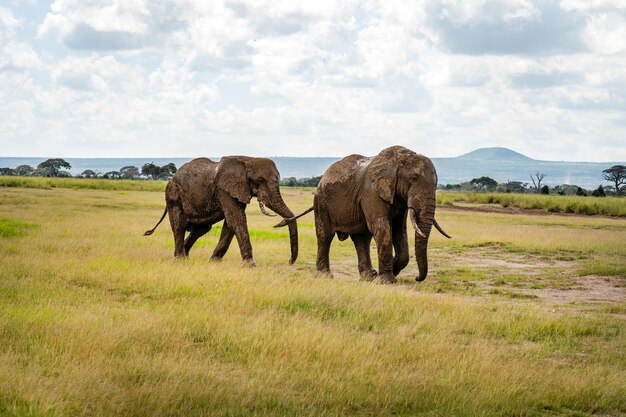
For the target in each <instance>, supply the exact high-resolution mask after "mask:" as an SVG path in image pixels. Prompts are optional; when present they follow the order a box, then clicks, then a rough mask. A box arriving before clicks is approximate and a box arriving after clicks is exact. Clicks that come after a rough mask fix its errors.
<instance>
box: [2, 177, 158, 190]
mask: <svg viewBox="0 0 626 417" xmlns="http://www.w3.org/2000/svg"><path fill="white" fill-rule="evenodd" d="M166 184H167V181H149V180H107V179H86V178H44V177H11V176H0V187H21V188H70V189H79V190H119V191H164V190H165V185H166Z"/></svg>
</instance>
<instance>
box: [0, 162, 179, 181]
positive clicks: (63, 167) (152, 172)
mask: <svg viewBox="0 0 626 417" xmlns="http://www.w3.org/2000/svg"><path fill="white" fill-rule="evenodd" d="M71 168H72V166H71V165H70V163H69V162H67V161H66V160H64V159H62V158H52V159H47V160H45V161H43V162H42V163H40V164H39V165H37V167H36V168H33V167H32V166H30V165H20V166H17V167H15V168H0V175H14V176H20V177H64V178H69V177H72V174H70V172H69V171H67V170H68V169H71ZM175 173H176V165H175V164H174V163H172V162H170V163H169V164H165V165H163V166H158V165H156V164H154V163H153V162H149V163H147V164H144V165H143V166H142V167H141V170H140V169H139V168H138V167H136V166H132V165H127V166H124V167H122V168H120V169H119V171H109V172H105V173H100V172H97V171H95V170H93V169H86V170H84V171H83V172H81V173H80V174H78V175H76V176H75V178H103V179H110V180H119V179H127V180H139V179H150V180H166V179H169V178H171V177H172V175H174V174H175Z"/></svg>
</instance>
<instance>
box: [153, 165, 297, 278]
mask: <svg viewBox="0 0 626 417" xmlns="http://www.w3.org/2000/svg"><path fill="white" fill-rule="evenodd" d="M279 180H280V175H279V173H278V169H277V168H276V165H275V164H274V162H273V161H272V160H270V159H267V158H253V157H247V156H225V157H223V158H221V159H220V161H219V162H214V161H212V160H210V159H208V158H196V159H194V160H192V161H190V162H187V163H186V164H184V165H182V166H181V167H180V169H179V170H178V171H177V172H176V173H175V174H174V176H173V177H172V178H171V179H170V181H169V182H168V183H167V186H166V188H165V211H164V212H163V215H162V216H161V219H160V220H159V222H158V223H157V224H156V225H155V226H154V228H152V229H151V230H148V231H146V232H145V233H144V235H146V236H149V235H151V234H152V233H153V232H154V231H155V230H156V228H157V227H158V226H159V224H161V222H162V221H163V219H164V218H165V215H166V214H167V213H169V220H170V225H171V227H172V232H173V233H174V246H175V248H174V256H175V257H176V258H185V257H187V256H189V251H190V250H191V248H192V246H193V245H194V243H195V242H196V240H198V238H200V237H201V236H203V235H204V234H206V233H207V232H209V230H211V227H212V225H214V224H215V223H217V222H219V221H221V220H222V219H223V220H224V224H223V225H222V232H221V235H220V239H219V242H218V244H217V246H216V247H215V250H214V251H213V255H212V257H211V259H212V260H220V259H222V257H223V256H224V255H225V254H226V251H227V250H228V247H229V246H230V243H231V242H232V239H233V236H236V237H237V242H238V243H239V251H240V252H241V258H242V260H243V263H244V265H249V266H254V265H255V262H254V258H253V256H252V245H251V244H250V235H249V232H248V226H247V219H246V213H245V210H246V206H247V204H248V203H250V199H251V198H252V197H256V198H257V200H258V202H259V208H260V209H261V211H262V212H263V214H265V215H268V216H274V215H273V214H271V213H269V212H268V211H267V210H266V208H265V206H267V207H268V208H270V209H271V210H273V211H274V212H275V213H278V215H280V216H282V217H283V218H292V217H293V212H292V211H291V210H290V209H289V208H288V207H287V205H286V204H285V202H284V201H283V198H282V196H281V194H280V187H279ZM292 223H293V224H292ZM186 232H189V235H188V236H187V237H186V238H185V233H186ZM289 239H290V243H291V258H290V261H289V263H290V264H293V263H294V262H295V261H296V259H297V258H298V227H297V224H296V223H295V222H290V223H289Z"/></svg>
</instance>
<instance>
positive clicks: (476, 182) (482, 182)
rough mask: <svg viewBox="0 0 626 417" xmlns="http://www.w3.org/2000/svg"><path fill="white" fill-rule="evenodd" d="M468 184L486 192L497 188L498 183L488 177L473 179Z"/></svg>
mask: <svg viewBox="0 0 626 417" xmlns="http://www.w3.org/2000/svg"><path fill="white" fill-rule="evenodd" d="M470 184H472V185H473V186H474V187H478V189H479V190H482V189H483V188H484V189H486V190H488V191H491V190H493V189H495V188H496V187H497V186H498V182H497V181H496V180H494V179H493V178H489V177H480V178H474V179H473V180H471V181H470Z"/></svg>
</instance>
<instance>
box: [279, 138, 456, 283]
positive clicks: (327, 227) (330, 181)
mask: <svg viewBox="0 0 626 417" xmlns="http://www.w3.org/2000/svg"><path fill="white" fill-rule="evenodd" d="M436 188H437V173H436V171H435V167H434V165H433V163H432V162H431V160H430V159H428V158H427V157H425V156H423V155H419V154H417V153H415V152H413V151H411V150H409V149H407V148H405V147H402V146H392V147H389V148H386V149H384V150H382V151H381V152H380V153H379V154H378V155H376V156H374V157H364V156H362V155H350V156H347V157H345V158H343V159H341V160H339V161H337V162H335V163H333V164H332V165H331V166H330V167H329V168H328V169H327V170H326V172H325V173H324V175H323V176H322V179H321V181H320V183H319V185H318V187H317V191H316V193H315V197H314V200H313V207H311V208H310V209H308V210H307V211H305V212H304V213H301V214H300V215H298V216H296V217H294V218H292V219H285V220H283V221H282V222H281V223H279V224H278V225H276V226H277V227H280V226H284V225H286V224H289V222H290V221H293V220H295V219H297V218H299V217H300V216H302V215H304V214H306V213H308V212H310V211H311V210H314V214H315V232H316V235H317V270H318V271H319V272H322V273H330V262H329V251H330V245H331V242H332V240H333V238H334V236H335V234H336V235H337V237H338V238H339V240H340V241H343V240H345V239H347V238H348V236H349V237H350V238H351V239H352V242H353V243H354V247H355V249H356V253H357V258H358V268H359V274H360V276H361V279H362V280H368V281H369V280H374V279H377V280H378V281H379V282H381V283H393V282H395V281H396V278H395V277H396V276H397V275H398V274H399V273H400V271H402V269H404V268H405V267H406V266H407V265H408V263H409V245H408V241H407V226H406V220H407V215H408V217H409V219H410V220H411V224H412V225H413V228H414V229H415V257H416V260H417V266H418V269H419V275H418V276H417V278H416V280H417V281H423V280H424V279H426V275H427V274H428V258H427V253H426V252H427V247H428V238H429V235H430V231H431V227H432V226H433V225H434V226H435V227H436V228H437V230H438V231H439V232H441V233H442V234H443V235H444V236H446V237H448V238H450V236H449V235H448V234H447V233H446V232H444V231H443V229H442V228H441V227H440V226H439V224H438V223H437V221H436V220H435V207H436V201H435V191H436ZM372 237H374V240H375V242H376V247H377V250H378V263H379V264H378V271H376V270H374V269H373V268H372V261H371V258H370V243H371V240H372ZM394 252H395V253H394Z"/></svg>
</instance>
